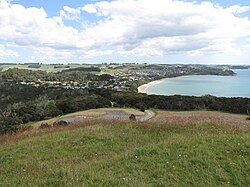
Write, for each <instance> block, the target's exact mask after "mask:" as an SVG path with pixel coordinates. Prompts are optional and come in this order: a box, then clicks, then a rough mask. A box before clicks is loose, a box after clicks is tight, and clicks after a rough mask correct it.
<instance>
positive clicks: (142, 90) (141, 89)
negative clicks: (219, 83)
mask: <svg viewBox="0 0 250 187" xmlns="http://www.w3.org/2000/svg"><path fill="white" fill-rule="evenodd" d="M191 76H210V75H181V76H177V77H166V78H163V79H159V80H155V81H151V82H149V83H147V84H143V85H141V86H139V87H138V88H137V90H138V93H144V94H147V89H148V88H149V87H151V86H154V85H156V84H159V83H161V82H163V81H164V80H170V79H176V78H180V77H191ZM212 76H213V75H212ZM214 76H219V75H214Z"/></svg>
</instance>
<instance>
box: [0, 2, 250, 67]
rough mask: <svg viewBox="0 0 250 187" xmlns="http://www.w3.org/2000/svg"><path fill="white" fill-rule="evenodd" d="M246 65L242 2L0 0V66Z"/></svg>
mask: <svg viewBox="0 0 250 187" xmlns="http://www.w3.org/2000/svg"><path fill="white" fill-rule="evenodd" d="M249 59H250V2H249V1H247V0H241V1H240V0H214V1H201V0H199V1H187V0H180V1H175V0H154V1H152V0H126V1H125V0H113V1H112V0H110V1H101V0H99V1H95V0H92V1H91V0H84V1H83V0H60V1H51V0H32V1H31V0H12V1H8V0H0V62H44V63H56V62H58V63H70V62H84V63H86V62H89V63H103V62H139V63H144V62H147V63H199V64H250V61H249Z"/></svg>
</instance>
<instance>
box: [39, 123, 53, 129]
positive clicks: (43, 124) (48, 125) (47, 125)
mask: <svg viewBox="0 0 250 187" xmlns="http://www.w3.org/2000/svg"><path fill="white" fill-rule="evenodd" d="M51 127H52V126H51V125H50V124H48V123H42V124H41V125H40V127H39V129H45V128H51Z"/></svg>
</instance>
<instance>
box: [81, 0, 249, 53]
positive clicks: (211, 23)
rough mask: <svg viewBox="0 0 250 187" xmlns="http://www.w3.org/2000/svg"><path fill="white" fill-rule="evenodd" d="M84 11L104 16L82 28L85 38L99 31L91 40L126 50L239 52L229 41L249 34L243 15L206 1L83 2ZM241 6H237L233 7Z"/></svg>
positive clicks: (138, 51) (100, 44)
mask: <svg viewBox="0 0 250 187" xmlns="http://www.w3.org/2000/svg"><path fill="white" fill-rule="evenodd" d="M83 10H86V11H87V12H90V13H94V12H95V13H96V15H97V16H104V17H105V18H104V19H103V21H102V22H99V23H97V25H96V26H94V27H92V28H89V29H87V30H86V32H85V34H86V35H87V36H89V37H88V38H92V37H93V36H94V35H98V36H97V38H95V40H93V41H92V43H95V45H96V46H105V47H111V46H112V47H114V48H116V49H117V50H118V53H120V54H126V55H128V54H135V55H136V54H137V55H167V54H176V53H190V52H191V53H193V54H194V53H195V51H197V52H199V54H200V53H210V52H211V53H216V52H217V53H237V54H238V50H237V49H234V42H235V41H237V39H238V38H240V37H244V36H249V35H250V21H249V20H248V19H247V18H239V17H236V16H235V15H234V14H233V13H232V10H233V7H231V11H229V10H228V9H223V8H221V7H218V6H214V5H213V4H212V3H209V2H204V3H201V4H197V3H189V2H184V1H172V0H155V1H151V0H126V1H125V0H117V1H112V2H106V1H102V2H98V3H96V4H91V5H87V6H85V7H83ZM246 10H247V8H246V7H240V6H237V7H234V11H233V12H234V13H235V12H237V13H239V12H243V11H246ZM98 33H99V34H98ZM86 35H85V36H86ZM197 52H196V53H197Z"/></svg>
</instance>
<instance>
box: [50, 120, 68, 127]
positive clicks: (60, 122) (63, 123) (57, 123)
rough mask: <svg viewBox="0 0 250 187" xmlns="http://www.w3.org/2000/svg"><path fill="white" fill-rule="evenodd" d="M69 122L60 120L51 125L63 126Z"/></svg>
mask: <svg viewBox="0 0 250 187" xmlns="http://www.w3.org/2000/svg"><path fill="white" fill-rule="evenodd" d="M68 125H69V123H68V122H67V121H63V120H60V121H58V122H55V123H53V127H65V126H68Z"/></svg>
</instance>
